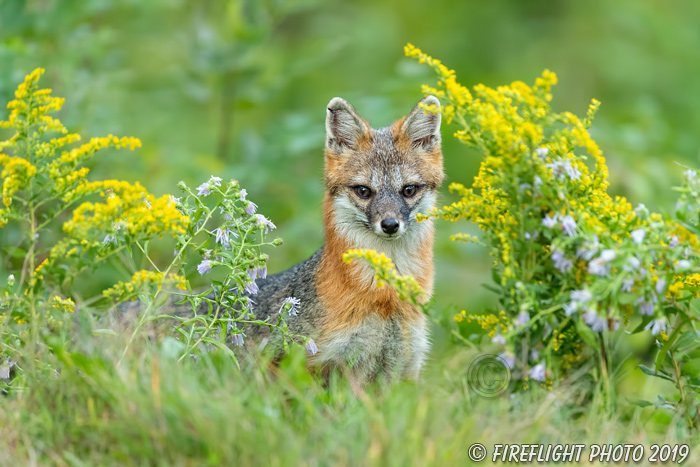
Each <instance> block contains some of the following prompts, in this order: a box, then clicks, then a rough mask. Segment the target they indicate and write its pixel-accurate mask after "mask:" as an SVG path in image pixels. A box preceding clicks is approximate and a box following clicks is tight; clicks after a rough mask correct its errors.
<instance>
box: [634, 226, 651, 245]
mask: <svg viewBox="0 0 700 467" xmlns="http://www.w3.org/2000/svg"><path fill="white" fill-rule="evenodd" d="M646 234H647V233H646V232H645V231H644V229H637V230H634V231H632V233H631V234H630V235H631V236H632V241H633V242H634V243H636V244H637V245H639V244H640V243H642V242H643V241H644V236H645V235H646Z"/></svg>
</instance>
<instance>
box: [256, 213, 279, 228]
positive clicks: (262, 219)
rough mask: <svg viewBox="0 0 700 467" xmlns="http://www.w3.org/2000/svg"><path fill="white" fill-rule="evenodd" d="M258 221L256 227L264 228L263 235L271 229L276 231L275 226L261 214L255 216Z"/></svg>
mask: <svg viewBox="0 0 700 467" xmlns="http://www.w3.org/2000/svg"><path fill="white" fill-rule="evenodd" d="M256 216H257V218H258V220H257V222H256V224H257V225H264V226H265V233H267V232H269V231H270V230H272V229H276V228H277V226H276V225H275V224H273V223H272V221H271V220H270V219H268V218H267V217H265V216H263V215H262V214H256Z"/></svg>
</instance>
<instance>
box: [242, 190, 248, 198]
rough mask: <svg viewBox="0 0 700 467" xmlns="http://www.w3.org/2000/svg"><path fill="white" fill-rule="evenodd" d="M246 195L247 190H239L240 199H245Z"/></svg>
mask: <svg viewBox="0 0 700 467" xmlns="http://www.w3.org/2000/svg"><path fill="white" fill-rule="evenodd" d="M246 196H248V192H247V191H246V189H245V188H243V189H242V190H241V201H245V197H246Z"/></svg>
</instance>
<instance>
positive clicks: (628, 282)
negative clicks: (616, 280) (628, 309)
mask: <svg viewBox="0 0 700 467" xmlns="http://www.w3.org/2000/svg"><path fill="white" fill-rule="evenodd" d="M633 285H634V279H625V280H624V281H622V287H620V291H621V292H631V291H632V286H633Z"/></svg>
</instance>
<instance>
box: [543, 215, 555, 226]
mask: <svg viewBox="0 0 700 467" xmlns="http://www.w3.org/2000/svg"><path fill="white" fill-rule="evenodd" d="M542 225H543V226H545V227H547V228H548V229H551V228H553V227H554V226H555V225H557V215H556V214H555V215H554V216H550V215H549V214H547V215H546V216H544V218H543V219H542Z"/></svg>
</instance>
